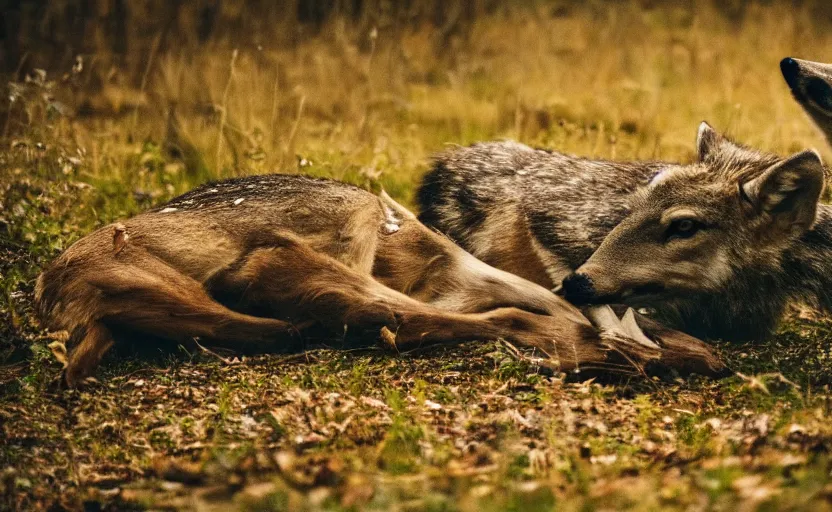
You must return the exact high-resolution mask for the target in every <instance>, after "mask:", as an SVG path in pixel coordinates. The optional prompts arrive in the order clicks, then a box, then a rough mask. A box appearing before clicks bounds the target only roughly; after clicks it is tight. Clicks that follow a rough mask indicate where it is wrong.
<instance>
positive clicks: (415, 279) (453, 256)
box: [373, 196, 589, 325]
mask: <svg viewBox="0 0 832 512" xmlns="http://www.w3.org/2000/svg"><path fill="white" fill-rule="evenodd" d="M382 203H383V206H384V208H386V209H387V210H388V211H389V212H392V213H391V215H392V216H394V218H395V219H396V222H397V224H398V225H397V227H398V229H397V230H395V231H392V232H389V233H384V232H381V233H380V234H379V235H378V237H379V238H378V244H377V248H376V255H375V264H374V267H373V275H374V276H375V277H376V278H377V279H378V280H379V281H381V282H382V283H384V284H386V285H387V286H389V287H391V288H393V289H395V290H398V291H400V292H402V293H405V294H407V295H409V296H411V297H413V298H416V299H419V300H421V301H424V302H428V303H430V304H433V305H435V306H437V307H439V308H441V309H444V310H449V311H457V312H464V313H473V312H482V311H488V310H492V309H497V308H500V307H515V308H518V309H523V310H526V311H531V312H535V313H540V314H546V315H567V316H568V317H569V318H571V319H572V320H573V321H575V322H579V323H584V324H586V325H589V322H588V321H587V320H586V319H585V318H584V317H583V315H581V314H580V312H578V311H577V309H575V308H574V307H571V306H569V305H568V304H567V303H566V302H565V301H564V300H563V299H561V298H559V297H557V296H555V295H554V294H553V293H552V292H551V291H549V290H547V289H546V288H544V287H542V286H540V285H538V284H535V283H533V282H531V281H528V280H526V279H523V278H522V277H519V276H517V275H514V274H511V273H508V272H505V271H503V270H499V269H496V268H494V267H492V266H489V265H487V264H485V263H483V262H482V261H480V260H478V259H477V258H475V257H474V256H472V255H471V254H469V253H468V252H466V251H465V250H463V249H462V248H461V247H459V246H457V245H456V244H454V243H453V242H451V241H450V240H449V239H447V238H446V237H444V236H443V235H440V234H439V233H436V232H434V231H432V230H431V229H429V228H428V227H426V226H425V225H423V224H422V223H421V222H419V221H418V220H417V219H416V218H415V217H413V215H412V214H411V213H410V212H408V211H407V210H406V209H404V208H403V207H402V206H400V205H398V204H396V203H395V202H393V201H392V200H391V199H389V198H386V197H384V196H383V197H382Z"/></svg>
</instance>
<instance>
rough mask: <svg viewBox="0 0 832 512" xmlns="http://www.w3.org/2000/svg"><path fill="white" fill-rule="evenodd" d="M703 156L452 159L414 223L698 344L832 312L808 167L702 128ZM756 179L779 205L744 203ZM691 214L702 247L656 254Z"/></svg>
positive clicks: (815, 165) (425, 195)
mask: <svg viewBox="0 0 832 512" xmlns="http://www.w3.org/2000/svg"><path fill="white" fill-rule="evenodd" d="M698 145H699V151H700V155H699V156H700V158H699V161H698V162H697V163H694V164H691V165H680V164H676V163H668V162H609V161H601V160H589V159H584V158H578V157H574V156H570V155H565V154H561V153H557V152H552V151H545V150H540V149H533V148H530V147H528V146H525V145H522V144H519V143H516V142H493V143H481V144H474V145H473V146H470V147H465V148H458V149H455V150H451V151H449V152H447V153H445V154H443V155H441V156H440V157H439V158H438V159H437V160H436V162H435V165H434V167H433V169H432V170H431V172H429V173H428V174H427V175H426V177H425V178H424V182H423V185H422V187H421V189H420V191H419V194H418V197H419V203H420V206H421V211H422V213H421V217H420V219H421V220H422V221H423V222H424V223H425V224H427V225H428V226H433V227H435V228H437V229H439V230H440V231H442V232H444V233H447V234H448V236H449V237H450V238H451V239H453V240H454V241H456V242H457V243H459V244H460V245H461V246H462V247H463V248H465V249H466V250H468V251H470V252H471V253H472V254H473V255H474V256H476V257H477V258H480V259H482V260H483V261H485V262H486V263H488V264H490V265H493V266H495V267H497V268H501V269H503V270H506V271H509V272H513V273H516V274H518V275H521V276H523V277H525V278H527V279H529V280H532V281H534V282H536V283H537V284H540V285H541V286H545V287H547V288H553V287H557V286H558V285H560V284H561V282H562V281H563V280H564V278H567V277H569V278H568V279H567V280H566V281H565V282H564V285H565V286H564V288H567V290H566V291H567V294H566V296H567V298H569V297H570V295H572V296H573V297H575V298H577V299H579V300H578V301H577V302H586V301H587V300H585V299H587V297H588V298H590V299H592V300H589V302H592V301H599V300H601V301H603V300H605V299H609V300H611V301H622V302H624V303H626V304H628V305H631V306H633V307H648V308H652V309H654V310H656V318H658V319H660V320H661V321H663V322H665V323H667V324H669V325H673V326H674V327H676V328H680V329H682V330H684V331H685V332H688V333H691V334H694V335H697V336H700V337H706V338H721V339H730V340H747V339H758V338H760V337H763V336H765V335H766V334H768V333H769V332H770V330H771V329H772V328H773V327H774V326H775V325H776V323H777V322H778V320H779V318H780V316H781V313H782V310H783V308H784V306H785V304H786V302H787V301H788V300H789V299H791V298H800V299H804V300H806V299H808V300H814V301H815V302H819V303H820V304H822V305H832V300H830V299H832V297H830V294H829V292H828V291H827V289H828V287H827V285H828V284H832V283H830V282H829V279H830V278H829V276H832V273H829V272H828V271H832V263H828V261H830V260H832V258H829V257H827V256H826V255H825V254H823V253H824V252H825V251H828V250H829V249H831V248H832V246H830V244H832V213H830V212H829V211H828V210H827V209H826V208H825V207H823V208H822V209H821V213H820V214H819V216H818V222H817V224H815V225H814V227H813V228H812V229H809V230H808V231H807V229H808V228H809V227H810V226H812V221H814V215H815V208H816V205H817V201H818V197H817V196H818V195H819V193H820V189H821V188H822V184H823V171H822V165H821V164H820V161H819V159H818V158H817V155H816V154H814V153H811V152H805V153H802V154H800V155H797V156H795V157H793V159H791V160H784V159H781V158H778V157H776V156H774V155H769V154H764V153H760V152H756V151H753V150H750V149H748V148H744V147H741V146H738V145H736V144H733V143H731V142H730V141H728V140H727V139H724V138H723V137H721V136H718V135H717V134H715V133H714V132H713V131H712V130H711V129H710V127H708V126H707V125H705V124H704V123H703V127H702V129H701V130H700V137H699V141H698ZM770 169H773V171H772V172H768V173H767V171H769V170H770ZM792 171H794V172H792ZM763 174H766V176H767V178H766V179H767V180H768V181H767V183H766V186H768V188H772V187H774V188H777V187H776V185H778V183H779V181H778V180H779V179H780V178H782V180H783V181H784V184H783V185H782V186H781V187H779V188H777V190H768V189H765V191H766V194H768V195H766V196H765V197H766V198H768V199H769V200H770V201H772V202H773V201H775V200H776V199H777V198H778V197H779V203H778V204H777V205H774V204H773V205H771V206H770V207H769V206H767V205H766V203H765V201H763V200H762V199H760V198H757V197H755V198H754V199H753V200H749V198H748V197H746V196H745V193H744V192H743V187H744V186H745V187H746V188H748V187H749V186H750V185H751V184H752V183H756V184H757V185H760V182H761V180H757V181H756V182H755V181H754V179H755V178H759V177H760V176H762V175H763ZM790 177H792V178H794V186H793V187H791V189H790V185H788V184H787V183H785V181H788V180H787V179H786V178H790ZM758 188H759V187H758ZM764 188H765V187H764ZM754 190H757V189H754ZM778 194H779V195H778ZM777 208H780V210H782V212H781V211H780V210H778V209H777ZM688 210H695V211H696V213H695V215H699V216H704V217H708V216H710V217H711V219H710V220H709V221H707V222H709V223H713V225H709V226H708V227H709V228H711V229H707V230H705V229H703V230H702V231H703V233H704V234H700V235H698V236H699V238H700V239H701V238H703V237H705V238H707V240H705V241H704V242H703V243H699V244H698V246H696V247H694V246H690V247H688V246H687V245H685V244H688V245H689V242H690V241H684V242H679V241H676V240H670V241H666V242H665V243H664V244H663V243H661V240H659V239H660V238H661V237H662V236H665V235H663V234H662V233H664V231H662V230H666V229H668V227H667V221H666V220H663V216H666V214H667V213H668V212H669V213H671V214H673V212H675V211H683V212H687V211H688ZM783 212H785V213H783ZM792 213H794V215H791V214H792ZM787 214H788V215H787ZM625 221H626V222H625ZM661 222H665V224H664V225H662V224H661ZM697 222H699V221H697ZM703 222H705V221H703ZM766 222H770V223H772V227H771V228H770V229H769V233H768V234H767V233H766V227H767V226H768V224H766ZM774 223H779V224H777V225H776V226H774ZM718 224H719V225H718ZM781 224H782V226H781ZM653 232H655V235H654V234H651V233H653ZM651 237H652V238H651ZM648 238H649V239H648ZM672 238H675V237H672ZM696 240H698V239H693V240H692V241H696ZM671 241H672V244H671ZM671 249H672V250H671ZM591 257H592V258H591ZM599 263H600V264H599ZM576 271H578V274H573V272H576ZM590 272H591V273H592V276H591V279H588V278H586V277H585V276H586V275H587V274H588V273H590ZM599 289H600V290H604V293H601V292H599V291H598V290H599ZM671 290H672V293H671ZM570 300H572V299H570Z"/></svg>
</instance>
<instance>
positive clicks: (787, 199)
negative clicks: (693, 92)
mask: <svg viewBox="0 0 832 512" xmlns="http://www.w3.org/2000/svg"><path fill="white" fill-rule="evenodd" d="M697 150H698V161H697V162H696V163H694V164H691V165H686V166H668V167H667V168H666V169H665V170H663V171H661V172H659V173H658V174H657V175H656V176H655V177H653V179H652V180H651V181H650V183H649V184H648V185H646V186H644V187H643V188H641V189H639V190H637V191H636V192H635V193H634V194H633V196H632V199H631V202H630V210H629V214H628V215H627V217H626V218H625V219H624V220H623V221H622V222H621V223H620V224H619V225H618V226H616V227H615V229H613V230H612V231H611V232H610V234H609V235H608V236H607V237H606V238H605V239H604V241H603V242H602V243H601V245H600V246H599V247H598V249H597V250H596V251H595V253H593V254H592V256H591V257H590V258H589V259H588V260H587V261H586V262H585V263H584V264H583V265H581V266H580V268H578V269H577V270H576V271H575V272H574V273H573V274H572V275H570V276H568V277H567V278H566V279H565V280H564V282H563V291H564V294H565V295H566V298H567V299H569V300H571V301H572V302H575V303H600V302H623V303H626V304H630V305H633V306H660V305H662V304H667V303H676V304H684V301H685V300H686V298H687V297H692V296H698V297H701V296H702V295H703V294H705V295H707V294H713V293H718V292H720V291H724V290H727V289H731V288H732V287H734V289H736V288H737V286H738V285H742V283H738V281H739V280H741V279H744V278H743V277H742V276H743V275H746V276H747V275H748V272H749V270H751V271H754V272H759V273H768V272H775V271H777V269H778V267H779V265H780V263H781V260H782V256H783V254H784V252H786V251H787V250H788V249H789V248H790V247H791V246H792V245H793V244H794V243H795V241H796V240H797V239H798V238H799V237H800V236H801V235H802V234H803V233H805V232H806V230H808V229H809V228H811V227H812V224H813V223H814V222H815V215H816V211H817V204H818V199H819V197H820V194H821V191H822V189H823V184H824V169H823V164H822V163H821V160H820V157H819V156H818V155H817V153H815V152H814V151H804V152H802V153H798V154H796V155H794V156H791V157H789V158H785V159H783V158H779V157H777V156H774V155H770V154H764V153H760V152H758V151H754V150H752V149H748V148H745V147H742V146H740V145H738V144H735V143H733V142H731V141H729V140H728V139H726V138H724V137H723V136H721V135H719V134H717V133H716V132H715V131H714V130H713V129H712V128H711V127H710V126H709V125H708V124H707V123H702V125H701V126H700V128H699V135H698V138H697ZM740 288H741V286H740Z"/></svg>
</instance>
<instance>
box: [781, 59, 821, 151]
mask: <svg viewBox="0 0 832 512" xmlns="http://www.w3.org/2000/svg"><path fill="white" fill-rule="evenodd" d="M780 71H781V72H782V73H783V78H785V79H786V83H787V84H788V85H789V89H791V91H792V95H793V96H794V99H795V100H797V102H798V103H799V104H800V106H801V107H803V110H805V111H806V113H807V114H808V115H809V117H810V118H811V119H812V121H814V123H815V124H816V125H817V127H818V128H820V130H821V132H823V134H824V136H826V140H827V141H829V143H830V144H832V64H821V63H820V62H812V61H808V60H800V59H794V58H792V57H786V58H785V59H783V60H781V61H780Z"/></svg>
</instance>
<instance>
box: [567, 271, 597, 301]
mask: <svg viewBox="0 0 832 512" xmlns="http://www.w3.org/2000/svg"><path fill="white" fill-rule="evenodd" d="M563 295H564V297H565V298H566V300H568V301H569V302H571V303H573V304H588V303H590V302H592V301H593V300H594V299H595V298H596V297H595V287H594V286H592V279H590V278H589V276H588V275H586V274H570V275H568V276H566V278H565V279H564V280H563Z"/></svg>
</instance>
